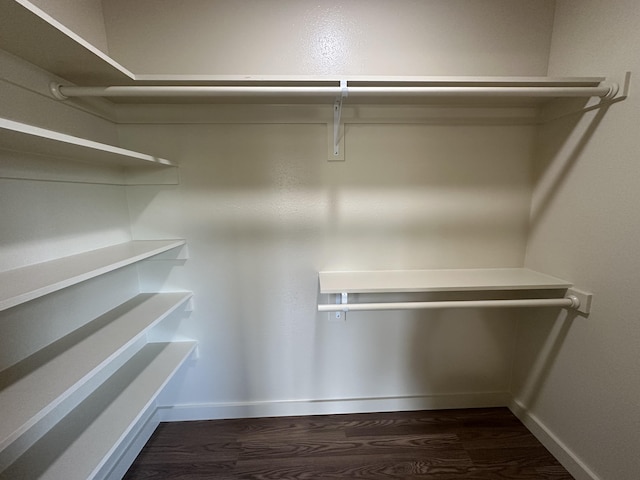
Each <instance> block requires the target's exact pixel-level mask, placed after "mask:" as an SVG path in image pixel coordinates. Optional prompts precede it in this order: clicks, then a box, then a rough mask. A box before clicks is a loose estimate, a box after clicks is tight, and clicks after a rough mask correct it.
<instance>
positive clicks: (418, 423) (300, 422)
mask: <svg viewBox="0 0 640 480" xmlns="http://www.w3.org/2000/svg"><path fill="white" fill-rule="evenodd" d="M124 478H125V479H126V480H139V479H163V480H164V479H167V480H168V479H220V480H240V479H256V480H258V479H260V480H270V479H296V480H297V479H305V480H306V479H308V480H315V479H324V478H332V479H336V478H338V479H351V478H356V479H382V478H385V479H387V478H395V479H403V480H410V479H414V478H415V479H437V480H463V479H464V480H475V479H477V480H489V479H491V480H494V479H495V480H497V479H501V480H504V479H523V480H524V479H527V480H570V479H573V477H572V476H571V475H569V474H568V473H567V471H566V470H565V469H564V468H563V467H562V466H561V465H560V464H559V463H558V462H557V461H556V460H555V458H554V457H553V456H551V454H550V453H549V452H548V451H547V450H546V449H545V448H544V447H543V446H542V445H541V444H540V443H539V442H538V441H537V440H536V438H535V437H534V436H533V435H532V434H531V433H530V432H529V431H528V430H527V429H526V428H525V427H524V426H523V425H522V424H521V423H520V421H519V420H518V419H517V418H516V417H515V416H514V415H513V414H512V413H511V412H510V411H509V410H508V409H506V408H489V409H465V410H436V411H421V412H396V413H371V414H354V415H326V416H309V417H280V418H252V419H241V420H212V421H198V422H176V423H162V424H160V426H159V427H158V429H157V430H156V432H155V433H154V434H153V436H152V437H151V439H150V440H149V442H148V443H147V445H146V446H145V447H144V449H143V450H142V452H141V453H140V455H139V456H138V458H137V459H136V461H135V462H134V464H133V465H132V466H131V468H130V469H129V471H128V473H127V475H126V476H125V477H124Z"/></svg>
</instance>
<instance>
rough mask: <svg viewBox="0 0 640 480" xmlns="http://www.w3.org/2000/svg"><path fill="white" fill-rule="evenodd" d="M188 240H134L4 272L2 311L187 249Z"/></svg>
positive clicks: (0, 281)
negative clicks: (132, 265)
mask: <svg viewBox="0 0 640 480" xmlns="http://www.w3.org/2000/svg"><path fill="white" fill-rule="evenodd" d="M185 243H186V242H185V241H184V240H134V241H132V242H127V243H121V244H118V245H113V246H111V247H106V248H101V249H97V250H92V251H89V252H84V253H80V254H77V255H71V256H68V257H63V258H59V259H56V260H51V261H48V262H44V263H39V264H35V265H29V266H26V267H22V268H17V269H14V270H8V271H5V272H0V310H6V309H8V308H11V307H14V306H16V305H19V304H21V303H25V302H28V301H31V300H34V299H36V298H38V297H41V296H43V295H47V294H49V293H52V292H55V291H57V290H61V289H63V288H66V287H69V286H72V285H75V284H77V283H80V282H83V281H85V280H89V279H91V278H94V277H97V276H99V275H103V274H105V273H108V272H111V271H113V270H116V269H118V268H122V267H125V266H127V265H131V264H133V263H136V262H139V261H141V260H144V259H146V258H149V257H153V256H154V255H158V254H160V253H163V252H166V251H168V250H171V249H172V248H176V247H179V246H182V245H184V244H185Z"/></svg>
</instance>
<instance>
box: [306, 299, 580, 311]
mask: <svg viewBox="0 0 640 480" xmlns="http://www.w3.org/2000/svg"><path fill="white" fill-rule="evenodd" d="M508 307H562V308H571V309H578V308H579V307H580V300H579V299H578V297H576V296H574V295H569V296H568V297H565V298H531V299H523V300H460V301H456V300H454V301H445V302H392V303H351V304H349V303H335V304H327V305H318V311H319V312H353V311H368V310H418V309H442V308H508Z"/></svg>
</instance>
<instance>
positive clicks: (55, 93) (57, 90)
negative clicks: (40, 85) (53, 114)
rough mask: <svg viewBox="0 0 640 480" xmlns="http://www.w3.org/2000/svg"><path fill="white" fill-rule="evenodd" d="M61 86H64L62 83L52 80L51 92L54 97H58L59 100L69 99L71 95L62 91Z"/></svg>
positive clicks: (50, 84)
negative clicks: (68, 95)
mask: <svg viewBox="0 0 640 480" xmlns="http://www.w3.org/2000/svg"><path fill="white" fill-rule="evenodd" d="M60 87H62V85H61V84H59V83H57V82H50V83H49V92H51V95H52V96H53V98H57V99H58V100H68V99H69V97H67V96H66V95H64V94H63V93H62V92H61V91H60Z"/></svg>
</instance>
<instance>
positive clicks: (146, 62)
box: [103, 0, 554, 75]
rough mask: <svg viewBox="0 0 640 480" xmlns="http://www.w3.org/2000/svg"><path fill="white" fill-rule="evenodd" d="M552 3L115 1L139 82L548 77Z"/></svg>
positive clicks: (127, 58)
mask: <svg viewBox="0 0 640 480" xmlns="http://www.w3.org/2000/svg"><path fill="white" fill-rule="evenodd" d="M553 5H554V2H553V1H552V0H519V1H517V2H513V1H511V0H491V1H482V2H479V1H476V0H447V1H442V0H401V1H398V0H374V1H370V0H350V1H347V2H345V1H341V0H323V1H322V2H317V1H311V0H302V1H300V0H270V1H262V0H183V1H180V2H176V1H172V0H136V1H135V2H132V1H129V0H110V1H105V2H103V6H104V17H105V21H106V29H107V36H108V39H109V51H110V53H111V55H112V56H113V57H114V58H115V60H116V61H118V62H120V63H122V64H123V65H125V66H126V67H127V68H129V69H131V70H133V71H134V72H136V73H139V74H143V73H144V74H153V73H171V74H210V75H212V74H216V75H544V74H545V73H546V68H547V57H548V47H549V40H550V32H551V25H552V21H553Z"/></svg>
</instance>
